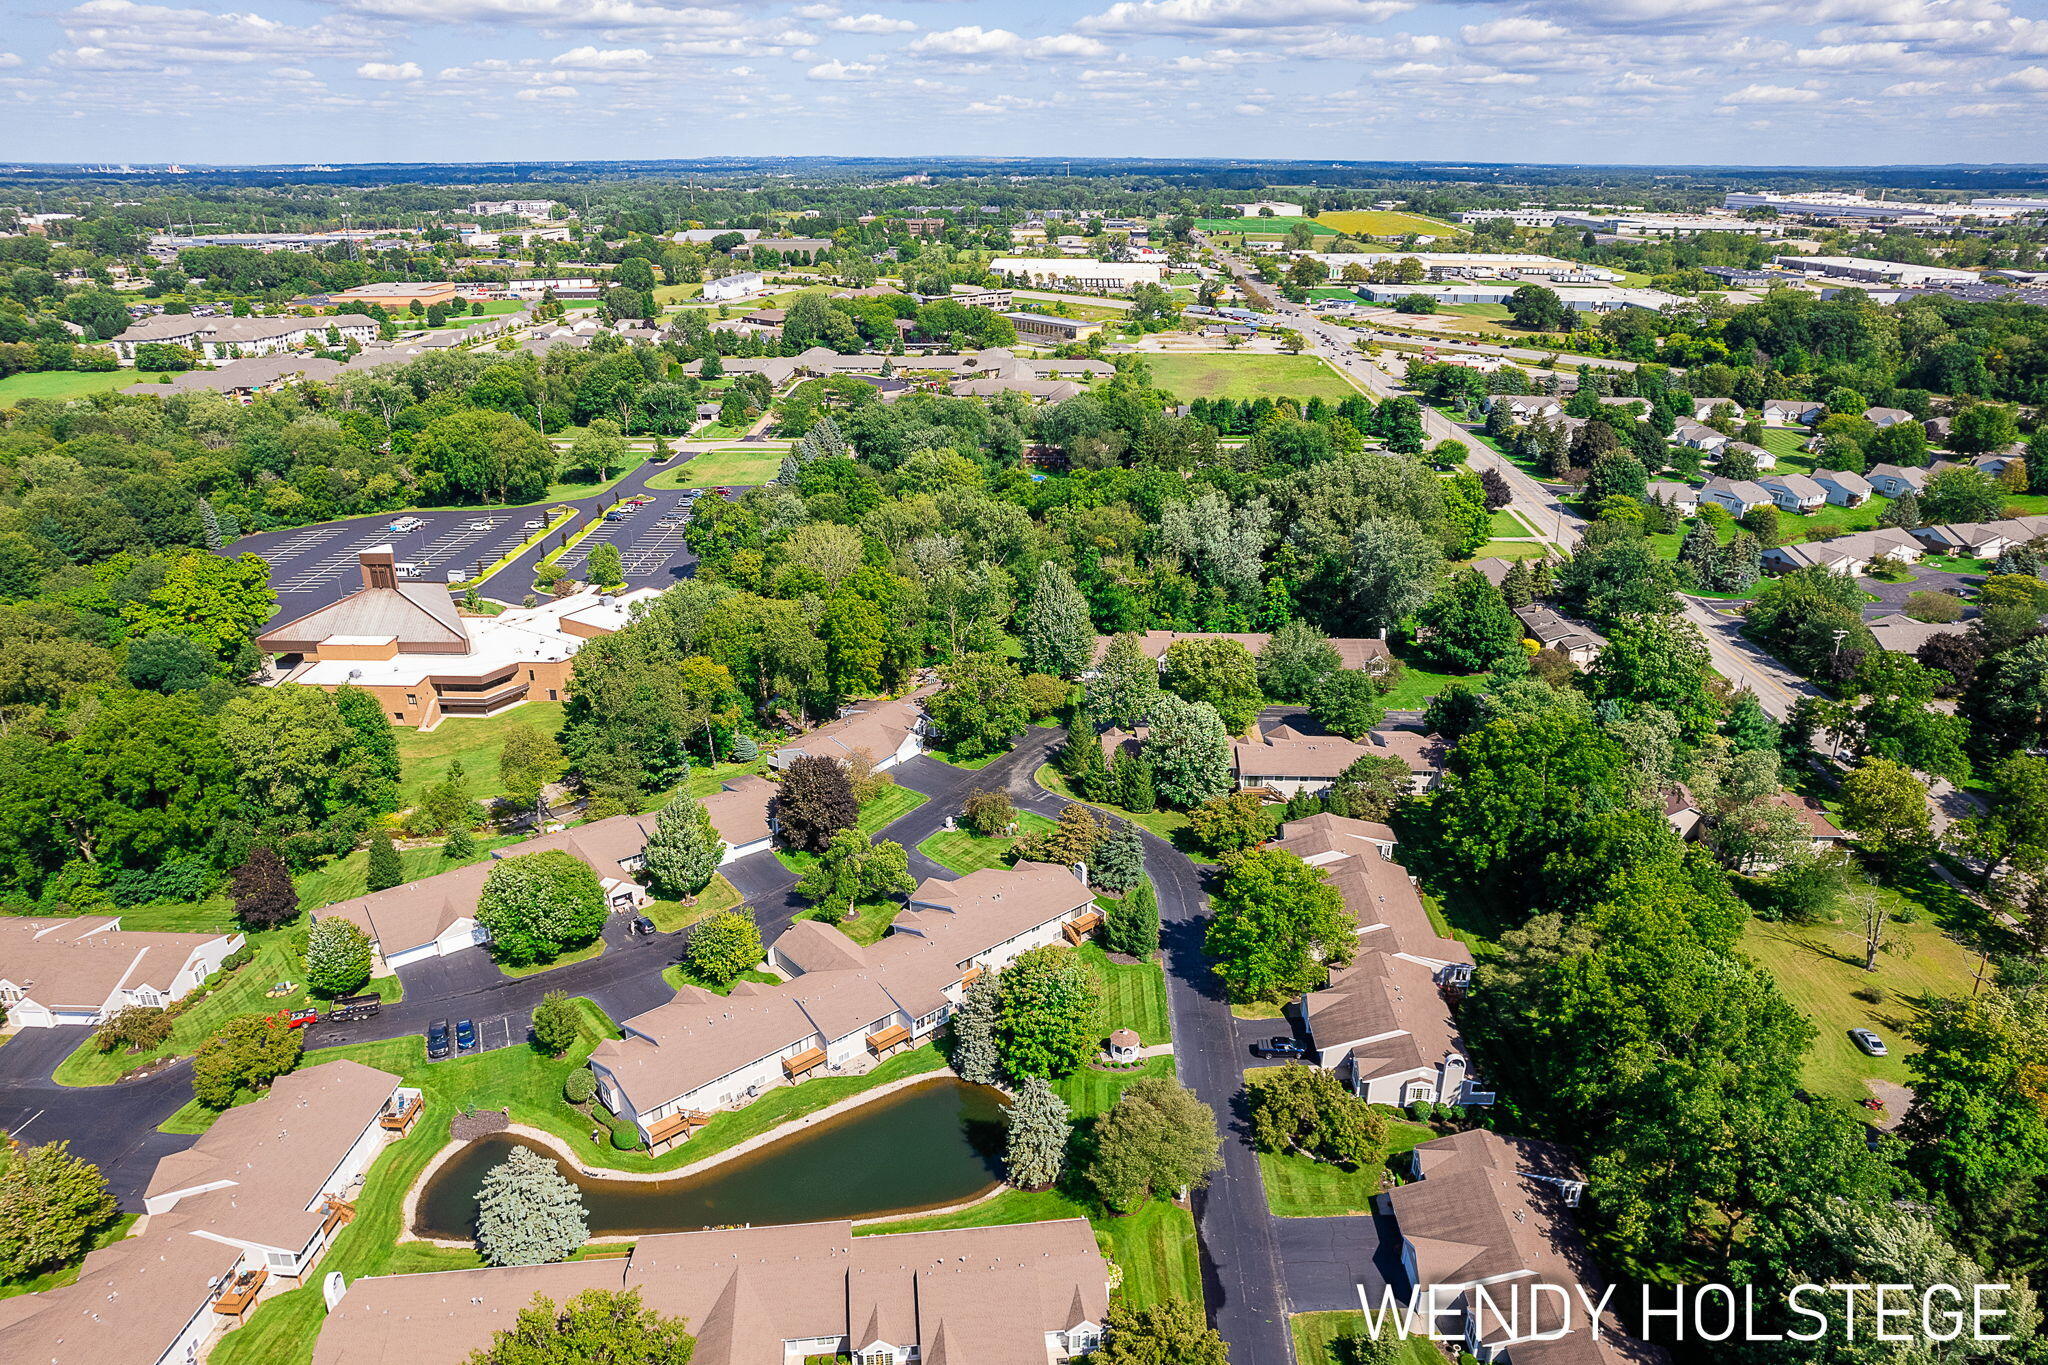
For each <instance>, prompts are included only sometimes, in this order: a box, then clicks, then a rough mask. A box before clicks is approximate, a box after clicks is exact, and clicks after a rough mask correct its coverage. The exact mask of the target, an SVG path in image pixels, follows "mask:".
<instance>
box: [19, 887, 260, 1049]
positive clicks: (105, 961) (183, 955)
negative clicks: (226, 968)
mask: <svg viewBox="0 0 2048 1365" xmlns="http://www.w3.org/2000/svg"><path fill="white" fill-rule="evenodd" d="M241 947H242V936H241V935H240V934H233V933H230V934H170V933H153V932H128V931H124V930H123V929H122V928H121V918H120V916H118V915H114V916H106V915H81V916H78V917H76V918H42V917H30V916H0V1007H4V1008H5V1010H6V1015H7V1022H8V1023H9V1024H12V1025H14V1026H16V1027H18V1028H54V1027H57V1026H59V1025H63V1024H99V1023H103V1022H105V1021H106V1020H107V1019H108V1018H109V1017H111V1016H113V1015H115V1014H118V1013H120V1012H121V1011H122V1010H124V1009H127V1008H128V1007H129V1006H131V1005H140V1006H147V1007H150V1008H162V1007H164V1006H167V1005H170V1004H173V1003H174V1002H176V1001H179V1000H182V999H184V998H185V997H186V996H187V995H189V994H191V992H192V991H193V989H194V988H196V987H197V986H198V985H199V984H200V983H201V982H203V981H205V980H206V978H207V977H209V976H212V975H213V974H214V973H215V972H217V971H219V970H220V965H221V963H222V962H223V961H225V960H226V959H227V957H228V955H229V954H230V953H233V952H236V951H239V950H240V948H241Z"/></svg>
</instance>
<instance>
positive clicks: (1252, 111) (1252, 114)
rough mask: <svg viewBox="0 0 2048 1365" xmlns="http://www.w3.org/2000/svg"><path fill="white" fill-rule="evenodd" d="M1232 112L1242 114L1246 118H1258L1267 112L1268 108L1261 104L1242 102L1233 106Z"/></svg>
mask: <svg viewBox="0 0 2048 1365" xmlns="http://www.w3.org/2000/svg"><path fill="white" fill-rule="evenodd" d="M1230 112H1231V113H1233V114H1240V115H1242V116H1244V117H1245V118H1258V117H1259V116H1260V115H1261V114H1264V113H1265V112H1266V109H1265V106H1264V105H1260V104H1240V105H1237V106H1235V107H1234V108H1232V109H1231V111H1230Z"/></svg>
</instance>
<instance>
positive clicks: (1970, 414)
mask: <svg viewBox="0 0 2048 1365" xmlns="http://www.w3.org/2000/svg"><path fill="white" fill-rule="evenodd" d="M2019 439H2020V431H2019V426H2018V424H2017V423H2016V422H2015V421H2014V420H2013V410H2012V409H2011V408H2009V407H2007V406H2005V405H2004V404H2003V403H1972V404H1971V405H1970V406H1968V407H1966V408H1964V409H1963V410H1962V411H1961V412H1959V413H1957V414H1956V419H1955V424H1954V426H1953V427H1952V428H1951V429H1950V431H1949V437H1948V443H1949V448H1950V449H1952V450H1954V451H1956V452H1958V453H1959V454H1963V455H1990V454H1995V453H1996V452H1998V451H2002V450H2004V449H2005V448H2006V447H2007V446H2009V445H2012V444H2013V443H2014V442H2016V441H2018V440H2019ZM1935 477H1936V478H1939V477H1940V476H1939V475H1936V476H1935Z"/></svg>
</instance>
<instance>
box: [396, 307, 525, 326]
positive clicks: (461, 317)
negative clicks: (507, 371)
mask: <svg viewBox="0 0 2048 1365" xmlns="http://www.w3.org/2000/svg"><path fill="white" fill-rule="evenodd" d="M474 306H475V305H473V304H468V305H464V307H465V309H467V308H470V307H474ZM524 307H526V305H525V304H524V303H523V302H521V301H520V300H518V299H492V300H486V301H485V302H484V304H483V310H484V311H483V312H482V313H470V312H468V311H464V312H461V313H450V314H449V315H448V320H447V321H446V322H444V323H442V324H441V326H442V327H474V326H475V325H476V324H477V323H479V322H486V321H488V320H489V319H491V318H493V317H496V316H498V315H499V314H502V313H516V312H518V311H519V310H520V309H522V308H524ZM398 325H399V327H400V328H402V329H403V330H405V331H408V332H411V331H423V332H431V331H434V330H435V329H434V328H433V327H430V326H428V325H427V321H426V319H425V318H414V317H407V318H401V319H400V320H399V323H398Z"/></svg>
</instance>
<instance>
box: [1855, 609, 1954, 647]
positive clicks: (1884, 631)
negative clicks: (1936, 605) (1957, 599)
mask: <svg viewBox="0 0 2048 1365" xmlns="http://www.w3.org/2000/svg"><path fill="white" fill-rule="evenodd" d="M1864 624H1865V625H1866V626H1868V627H1870V634H1871V637H1872V638H1873V639H1875V640H1876V641H1877V647H1878V648H1879V649H1884V650H1889V651H1891V652H1892V653H1894V654H1918V653H1919V652H1920V646H1922V645H1924V644H1926V643H1927V642H1928V641H1929V640H1932V639H1934V638H1935V637H1936V636H1938V635H1967V634H1969V631H1970V628H1969V627H1968V626H1966V625H1964V624H1963V623H1962V622H1961V621H1915V620H1914V619H1913V618H1912V617H1910V616H1905V615H1902V614H1900V613H1899V612H1890V613H1887V614H1886V615H1884V616H1877V617H1873V618H1871V619H1870V620H1868V621H1866V622H1864Z"/></svg>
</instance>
